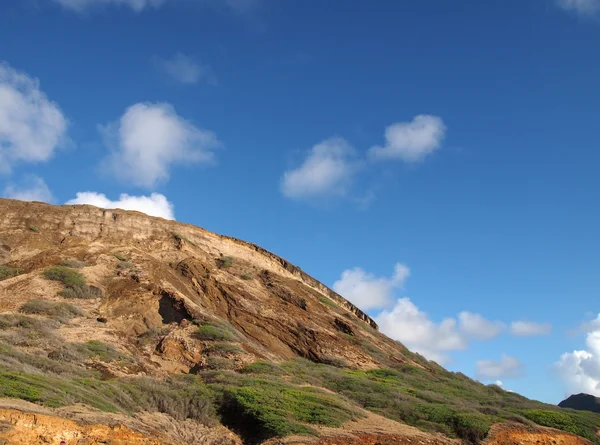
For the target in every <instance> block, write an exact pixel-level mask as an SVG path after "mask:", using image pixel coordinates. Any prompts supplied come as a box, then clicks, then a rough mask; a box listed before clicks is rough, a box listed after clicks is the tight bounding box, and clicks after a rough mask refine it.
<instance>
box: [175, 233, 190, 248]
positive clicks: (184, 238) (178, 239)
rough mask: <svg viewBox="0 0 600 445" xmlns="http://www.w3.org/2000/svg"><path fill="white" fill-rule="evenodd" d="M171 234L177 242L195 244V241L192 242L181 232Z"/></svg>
mask: <svg viewBox="0 0 600 445" xmlns="http://www.w3.org/2000/svg"><path fill="white" fill-rule="evenodd" d="M171 235H173V238H175V240H176V241H177V242H181V241H185V242H186V243H188V244H191V245H192V246H196V243H195V242H193V241H191V240H190V239H188V238H186V237H185V236H183V235H182V234H181V233H177V232H172V233H171Z"/></svg>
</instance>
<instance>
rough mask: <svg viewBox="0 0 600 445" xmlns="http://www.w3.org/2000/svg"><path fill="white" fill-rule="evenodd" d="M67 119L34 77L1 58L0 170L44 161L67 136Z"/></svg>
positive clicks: (6, 170) (3, 171)
mask: <svg viewBox="0 0 600 445" xmlns="http://www.w3.org/2000/svg"><path fill="white" fill-rule="evenodd" d="M67 126H68V122H67V119H66V118H65V116H64V115H63V113H62V112H61V110H60V108H59V107H58V105H56V103H54V102H52V101H50V100H49V99H48V97H47V96H46V94H44V92H43V91H42V90H40V83H39V81H38V80H37V79H34V78H32V77H29V76H28V75H27V74H25V73H22V72H19V71H17V70H15V69H13V68H12V67H11V66H10V65H8V64H7V63H5V62H0V173H9V172H10V171H11V169H12V167H13V165H14V164H16V163H19V162H43V161H47V160H49V159H50V158H52V156H53V155H54V153H55V151H56V149H57V148H58V147H59V146H60V145H61V143H63V142H65V140H66V132H67Z"/></svg>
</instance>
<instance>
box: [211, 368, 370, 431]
mask: <svg viewBox="0 0 600 445" xmlns="http://www.w3.org/2000/svg"><path fill="white" fill-rule="evenodd" d="M240 384H241V385H242V386H239V387H229V388H226V389H225V391H224V397H223V404H222V406H221V414H222V416H223V420H224V423H225V424H226V425H228V426H230V427H231V428H232V429H234V430H237V431H239V432H240V433H241V434H242V436H245V437H250V438H251V439H252V440H253V442H252V443H259V442H260V441H262V440H265V439H268V438H271V437H277V436H287V435H290V434H316V433H315V431H314V430H313V429H312V428H310V427H307V426H306V425H304V424H315V425H327V426H333V427H338V426H340V425H341V424H342V423H344V422H346V421H348V420H351V419H355V418H357V417H358V416H359V414H358V412H357V411H355V410H354V409H352V408H351V407H349V406H348V405H347V404H345V403H344V402H343V401H341V400H340V399H339V398H338V397H336V396H335V395H331V394H327V393H324V392H322V391H319V390H317V389H314V388H302V387H297V386H293V385H289V384H286V383H283V382H278V381H274V380H269V379H259V378H248V379H243V380H242V381H241V382H240Z"/></svg>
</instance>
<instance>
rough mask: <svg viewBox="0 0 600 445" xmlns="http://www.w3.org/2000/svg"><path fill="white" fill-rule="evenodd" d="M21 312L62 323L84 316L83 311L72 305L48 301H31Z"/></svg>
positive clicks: (22, 307)
mask: <svg viewBox="0 0 600 445" xmlns="http://www.w3.org/2000/svg"><path fill="white" fill-rule="evenodd" d="M20 312H21V313H23V314H34V315H44V316H47V317H50V318H54V319H55V320H58V321H60V322H61V323H65V322H66V321H68V320H70V319H72V318H74V317H79V316H81V315H83V312H82V311H81V309H79V308H78V307H76V306H73V305H72V304H70V303H54V302H52V301H47V300H29V301H28V302H27V303H25V304H24V305H23V306H21V309H20Z"/></svg>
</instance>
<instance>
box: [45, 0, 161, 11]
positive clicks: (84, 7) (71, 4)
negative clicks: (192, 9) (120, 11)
mask: <svg viewBox="0 0 600 445" xmlns="http://www.w3.org/2000/svg"><path fill="white" fill-rule="evenodd" d="M54 1H56V2H58V3H59V4H61V5H62V6H63V7H65V8H67V9H70V10H73V11H76V12H84V11H88V10H90V9H92V8H96V7H99V6H109V5H114V6H124V7H128V8H131V9H133V10H134V11H135V12H142V11H143V10H144V9H146V8H158V7H159V6H161V5H162V4H163V3H165V1H166V0H54Z"/></svg>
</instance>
